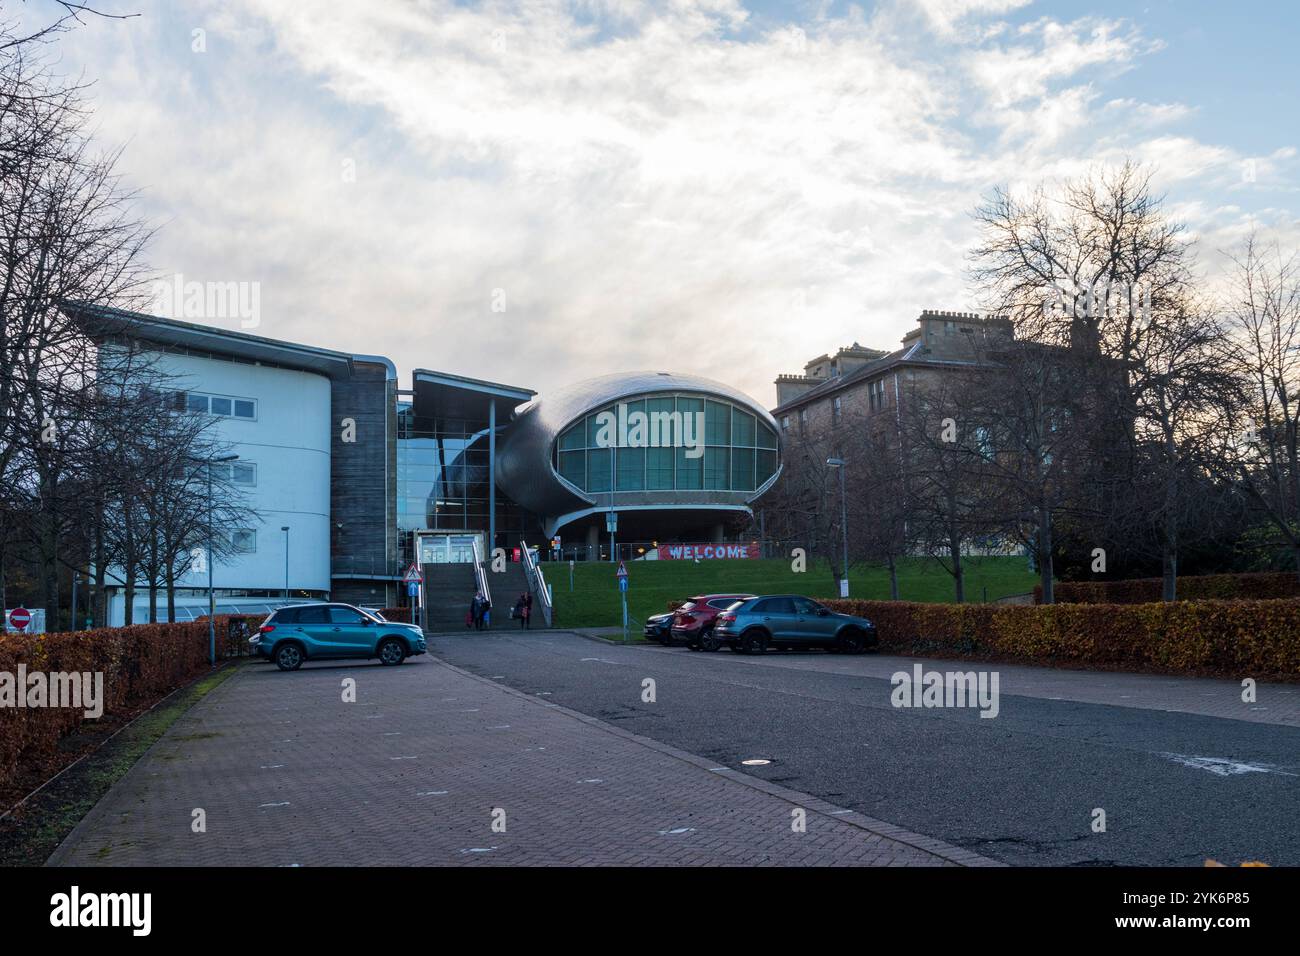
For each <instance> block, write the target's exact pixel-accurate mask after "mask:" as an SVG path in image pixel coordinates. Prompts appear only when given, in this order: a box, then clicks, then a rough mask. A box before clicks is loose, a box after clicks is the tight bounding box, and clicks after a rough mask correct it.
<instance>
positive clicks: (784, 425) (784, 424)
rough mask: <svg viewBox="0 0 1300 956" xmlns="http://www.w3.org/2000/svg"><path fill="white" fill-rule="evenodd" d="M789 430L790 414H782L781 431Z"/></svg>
mask: <svg viewBox="0 0 1300 956" xmlns="http://www.w3.org/2000/svg"><path fill="white" fill-rule="evenodd" d="M789 430H790V416H789V415H782V416H781V431H783V432H788V431H789Z"/></svg>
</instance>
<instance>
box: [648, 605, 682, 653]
mask: <svg viewBox="0 0 1300 956" xmlns="http://www.w3.org/2000/svg"><path fill="white" fill-rule="evenodd" d="M674 616H675V615H674V613H673V612H672V611H669V612H668V613H667V614H651V615H650V616H649V617H648V618H646V619H645V636H646V638H647V639H648V640H651V641H658V642H659V643H660V644H662V645H664V646H665V647H668V646H671V645H672V643H673V617H674Z"/></svg>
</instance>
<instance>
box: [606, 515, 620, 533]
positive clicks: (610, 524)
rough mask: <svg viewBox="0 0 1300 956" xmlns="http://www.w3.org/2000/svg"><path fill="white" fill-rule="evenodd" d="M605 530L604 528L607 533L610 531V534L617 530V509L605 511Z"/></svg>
mask: <svg viewBox="0 0 1300 956" xmlns="http://www.w3.org/2000/svg"><path fill="white" fill-rule="evenodd" d="M605 530H606V531H607V532H608V533H610V534H613V533H614V532H615V531H617V530H618V512H617V511H607V512H605Z"/></svg>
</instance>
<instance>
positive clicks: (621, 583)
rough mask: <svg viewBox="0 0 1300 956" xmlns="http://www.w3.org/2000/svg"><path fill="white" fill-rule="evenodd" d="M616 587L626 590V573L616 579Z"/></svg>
mask: <svg viewBox="0 0 1300 956" xmlns="http://www.w3.org/2000/svg"><path fill="white" fill-rule="evenodd" d="M618 589H619V590H620V591H623V592H626V591H627V575H626V574H625V575H623V576H622V577H621V578H619V579H618Z"/></svg>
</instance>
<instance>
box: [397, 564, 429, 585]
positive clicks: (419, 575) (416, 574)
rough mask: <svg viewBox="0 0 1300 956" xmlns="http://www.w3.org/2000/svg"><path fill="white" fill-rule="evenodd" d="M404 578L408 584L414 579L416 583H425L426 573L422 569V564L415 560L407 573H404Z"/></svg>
mask: <svg viewBox="0 0 1300 956" xmlns="http://www.w3.org/2000/svg"><path fill="white" fill-rule="evenodd" d="M402 580H403V581H405V582H406V583H407V584H410V583H411V582H412V581H414V582H415V583H416V584H423V583H424V573H423V572H421V571H420V566H419V565H418V564H416V563H415V562H414V561H412V562H411V566H410V567H409V568H407V569H406V573H405V574H404V575H402Z"/></svg>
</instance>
